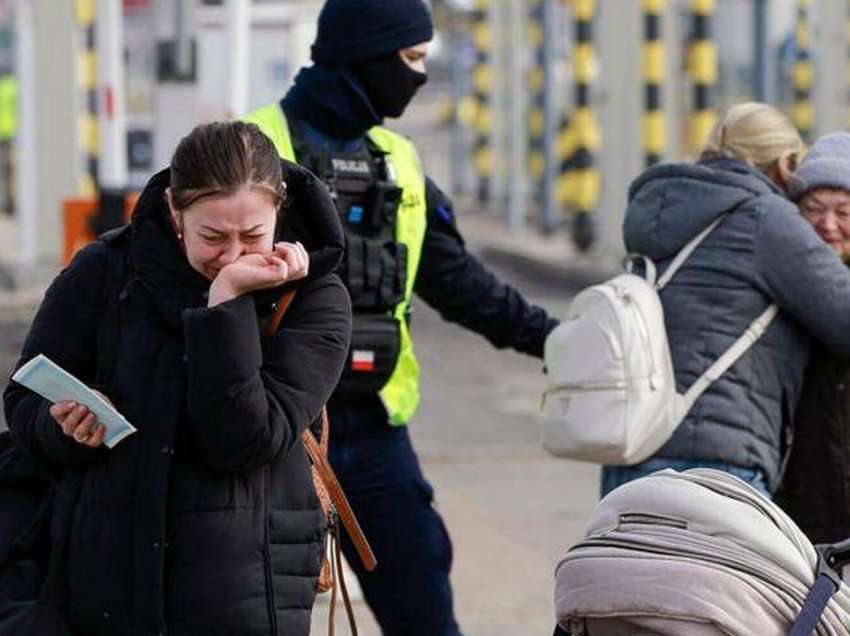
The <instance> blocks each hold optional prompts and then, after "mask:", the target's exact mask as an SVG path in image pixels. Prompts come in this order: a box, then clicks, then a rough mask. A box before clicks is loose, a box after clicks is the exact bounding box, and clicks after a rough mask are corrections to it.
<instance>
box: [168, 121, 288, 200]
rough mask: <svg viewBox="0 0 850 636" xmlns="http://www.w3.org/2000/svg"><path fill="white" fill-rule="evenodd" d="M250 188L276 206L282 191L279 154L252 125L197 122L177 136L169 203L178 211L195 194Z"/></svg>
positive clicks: (212, 194)
mask: <svg viewBox="0 0 850 636" xmlns="http://www.w3.org/2000/svg"><path fill="white" fill-rule="evenodd" d="M243 187H251V188H255V189H257V190H260V191H263V192H267V193H268V194H269V196H271V197H272V198H273V199H274V201H275V204H276V205H278V206H280V204H282V203H283V200H284V198H285V194H286V184H284V183H283V181H282V171H281V166H280V157H279V156H278V153H277V150H276V149H275V146H274V144H273V143H272V141H271V139H269V138H268V137H266V136H265V135H264V134H263V133H262V132H261V131H260V129H259V128H258V127H257V126H256V125H255V124H248V123H245V122H241V121H222V122H213V123H209V124H201V125H200V126H196V127H195V129H194V130H193V131H192V132H191V133H189V134H188V135H186V136H185V137H184V138H183V139H181V140H180V143H179V144H178V145H177V149H176V150H175V151H174V156H173V157H172V158H171V184H170V192H171V205H172V207H173V208H174V209H175V210H177V211H183V210H185V209H186V208H188V207H189V206H191V205H192V204H193V203H196V202H197V201H198V200H199V199H202V198H204V197H208V196H217V195H220V194H231V193H233V192H235V191H237V190H239V189H240V188H243Z"/></svg>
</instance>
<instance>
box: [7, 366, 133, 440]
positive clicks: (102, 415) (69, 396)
mask: <svg viewBox="0 0 850 636" xmlns="http://www.w3.org/2000/svg"><path fill="white" fill-rule="evenodd" d="M12 379H13V380H14V381H15V382H17V383H18V384H22V385H23V386H25V387H27V388H28V389H29V390H31V391H34V392H36V393H38V394H39V395H40V396H41V397H43V398H45V399H47V400H49V401H50V402H64V401H74V402H77V403H78V404H83V405H85V406H86V407H88V409H89V411H91V412H92V413H94V414H95V415H96V416H97V421H98V422H99V423H101V424H103V425H104V426H105V427H106V435H104V438H103V443H104V444H106V446H108V447H109V448H112V447H113V446H115V445H116V444H117V443H118V442H120V441H121V440H122V439H124V438H125V437H127V436H128V435H132V434H133V433H135V432H136V428H135V427H134V426H133V425H132V424H130V422H128V421H127V420H126V419H124V416H123V415H121V414H120V413H119V412H118V411H116V410H115V408H114V407H113V406H112V405H110V404H109V403H108V402H107V401H106V400H104V399H103V398H101V397H100V396H99V395H98V394H97V393H95V392H94V391H92V390H91V389H90V388H89V387H87V386H86V385H85V384H83V383H82V382H80V381H79V380H78V379H77V378H75V377H74V376H73V375H71V374H70V373H68V372H67V371H65V369H63V368H62V367H60V366H59V365H58V364H56V363H55V362H53V361H52V360H50V358H48V357H47V356H44V355H41V354H39V355H37V356H36V357H35V358H33V359H32V360H30V361H29V362H27V363H26V364H25V365H24V366H22V367H21V368H20V369H18V372H17V373H15V375H13V376H12ZM57 426H59V425H58V424H57Z"/></svg>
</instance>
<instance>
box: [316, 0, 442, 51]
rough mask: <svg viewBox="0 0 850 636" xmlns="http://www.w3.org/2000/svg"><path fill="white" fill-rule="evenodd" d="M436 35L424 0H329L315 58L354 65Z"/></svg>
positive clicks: (321, 22) (320, 22) (320, 18)
mask: <svg viewBox="0 0 850 636" xmlns="http://www.w3.org/2000/svg"><path fill="white" fill-rule="evenodd" d="M433 37H434V24H433V22H432V21H431V12H430V11H429V10H428V7H427V6H426V5H425V3H424V2H423V0H327V2H325V6H324V7H322V12H321V14H320V15H319V31H318V33H317V34H316V41H315V42H314V43H313V49H312V55H313V61H314V62H326V63H331V64H354V63H357V62H363V61H365V60H369V59H372V58H375V57H380V56H381V55H385V54H387V53H392V52H393V51H399V50H401V49H404V48H407V47H409V46H414V45H416V44H420V43H422V42H427V41H429V40H431V38H433Z"/></svg>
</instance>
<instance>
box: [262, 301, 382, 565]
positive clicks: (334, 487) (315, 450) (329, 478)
mask: <svg viewBox="0 0 850 636" xmlns="http://www.w3.org/2000/svg"><path fill="white" fill-rule="evenodd" d="M293 298H295V290H291V291H288V292H286V293H284V294H283V295H282V296H281V297H280V300H278V302H277V309H276V310H275V313H274V317H273V318H272V321H271V323H270V324H269V327H268V329H267V330H266V334H267V335H269V336H272V335H274V334H275V333H277V330H278V328H279V327H280V322H281V320H282V319H283V315H284V314H285V313H286V310H287V309H288V308H289V305H290V304H291V303H292V300H293ZM328 437H329V436H328V413H327V409H324V410H323V412H322V444H321V445H320V444H319V442H318V441H317V440H316V437H315V435H313V433H312V432H311V431H310V429H309V428H307V429H304V431H303V432H302V433H301V440H302V442H303V443H304V447H305V448H306V449H307V454H308V455H309V456H310V460H311V461H312V462H313V468H315V470H316V473H317V474H318V475H319V479H320V480H321V482H322V484H323V485H324V487H325V490H327V491H328V495H330V498H331V502H332V503H333V505H334V508H336V511H337V514H338V515H339V518H340V520H341V521H342V525H343V526H344V527H345V530H346V532H348V536H349V537H350V538H351V542H352V543H353V544H354V547H355V549H356V550H357V554H358V555H359V556H360V560H361V561H362V562H363V567H365V568H366V569H367V570H368V571H369V572H371V571H372V570H374V569H375V568H376V567H377V565H378V562H377V560H376V559H375V553H374V552H372V547H371V546H370V545H369V541H368V539H366V536H365V535H364V534H363V530H362V529H361V528H360V524H359V523H358V522H357V518H356V517H355V516H354V511H353V510H352V509H351V505H350V504H349V503H348V498H347V497H346V496H345V493H344V492H343V490H342V486H340V484H339V480H338V479H337V478H336V474H335V473H334V471H333V468H331V465H330V463H329V462H328V459H327V443H328Z"/></svg>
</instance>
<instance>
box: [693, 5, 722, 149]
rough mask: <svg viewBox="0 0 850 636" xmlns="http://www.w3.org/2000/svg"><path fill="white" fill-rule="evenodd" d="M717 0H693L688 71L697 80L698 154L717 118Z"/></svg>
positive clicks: (695, 126) (695, 141)
mask: <svg viewBox="0 0 850 636" xmlns="http://www.w3.org/2000/svg"><path fill="white" fill-rule="evenodd" d="M715 9H716V6H715V0H691V20H692V24H693V32H692V40H691V45H690V51H689V55H688V75H689V77H690V79H691V82H692V83H693V103H692V105H691V115H690V118H689V122H688V124H689V125H688V149H689V151H690V152H691V154H694V155H696V154H697V153H698V152H699V151H700V150H701V149H702V147H703V145H704V144H705V141H706V139H708V135H709V133H710V132H711V128H712V127H713V126H714V122H715V120H716V119H717V113H716V112H715V110H714V104H713V100H712V97H713V96H712V92H713V89H714V85H715V84H716V83H717V48H716V47H715V45H714V42H713V40H712V39H711V22H712V18H713V17H714V11H715Z"/></svg>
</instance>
